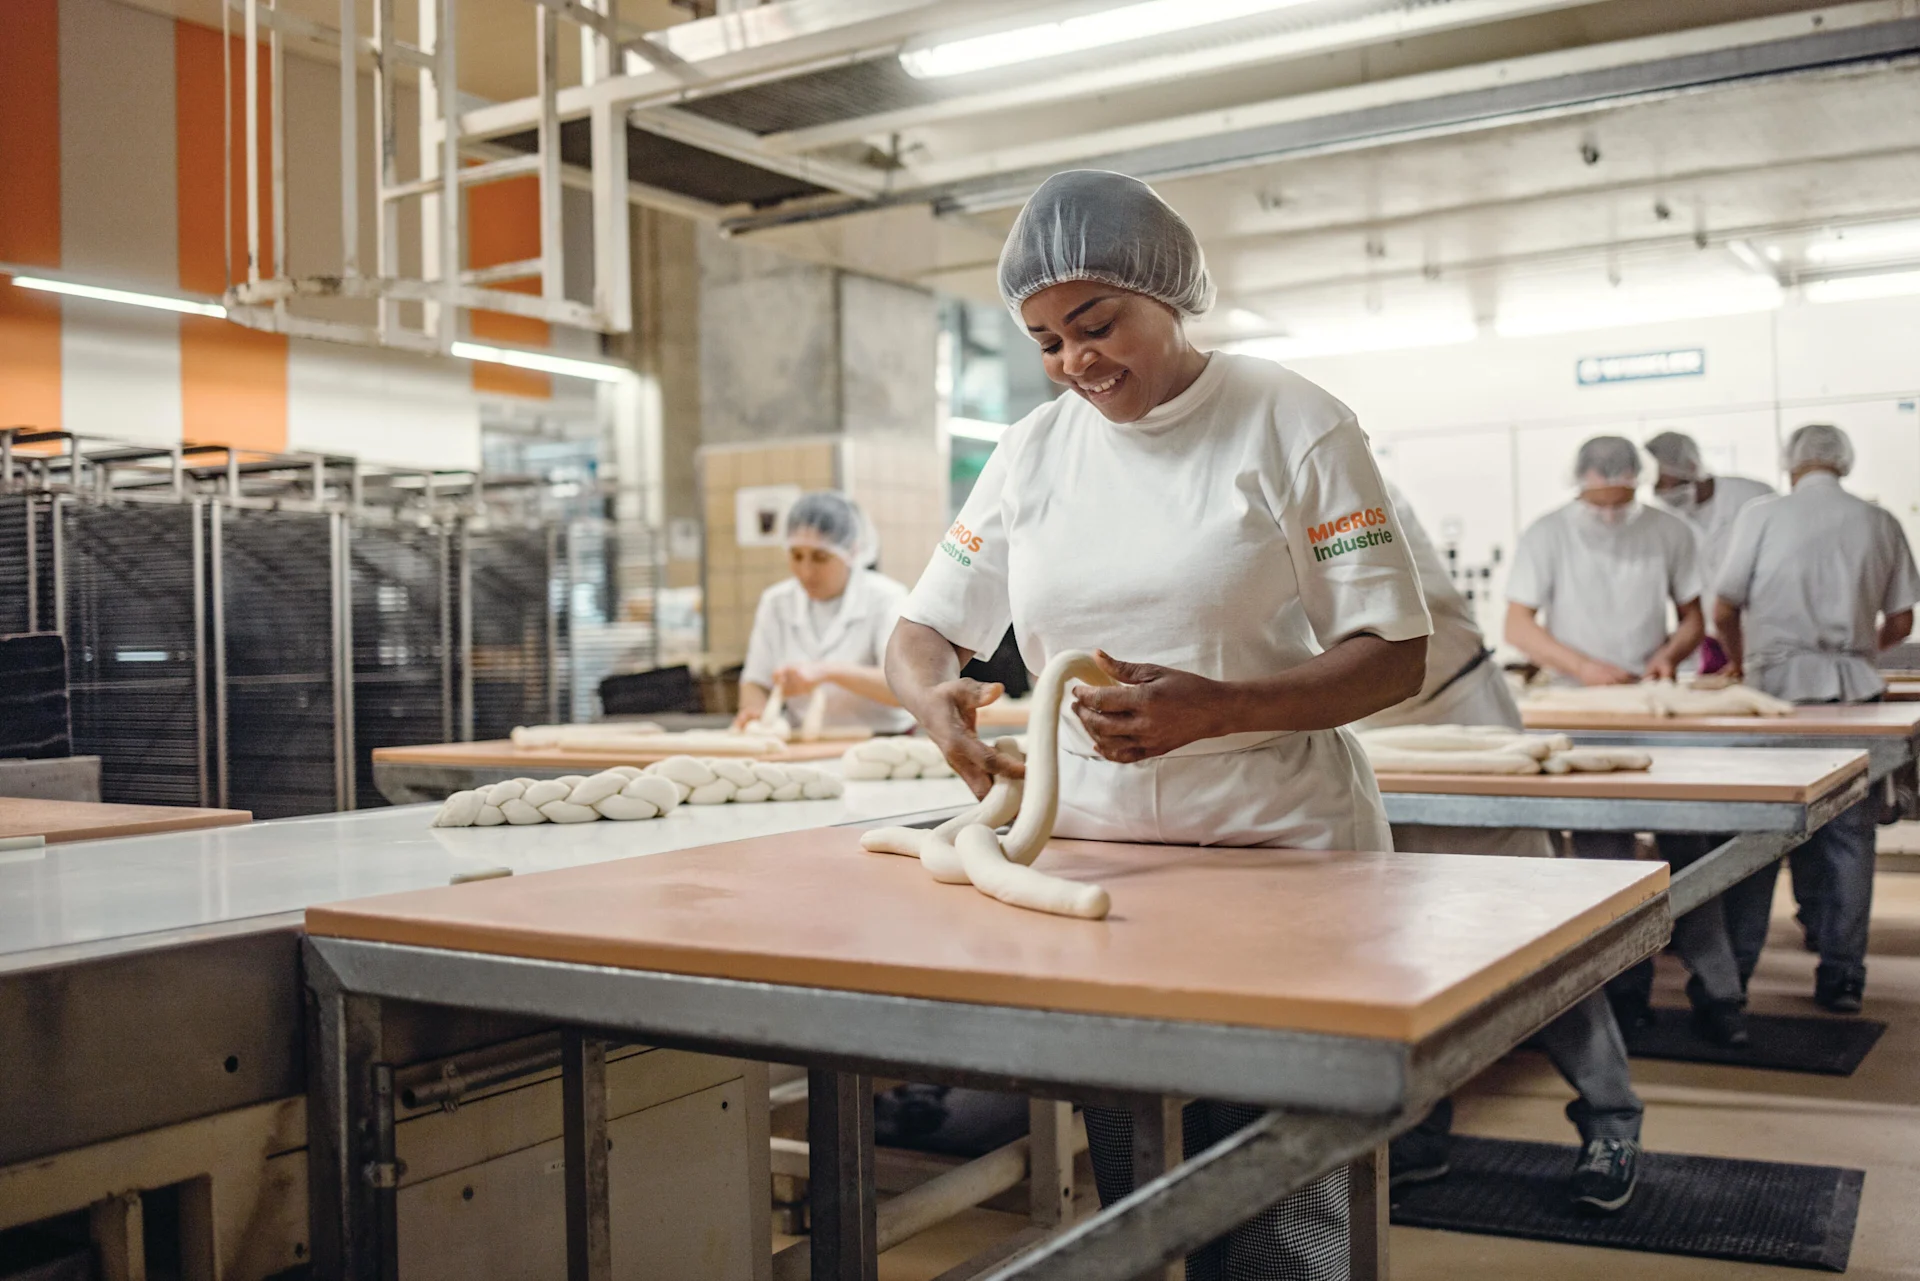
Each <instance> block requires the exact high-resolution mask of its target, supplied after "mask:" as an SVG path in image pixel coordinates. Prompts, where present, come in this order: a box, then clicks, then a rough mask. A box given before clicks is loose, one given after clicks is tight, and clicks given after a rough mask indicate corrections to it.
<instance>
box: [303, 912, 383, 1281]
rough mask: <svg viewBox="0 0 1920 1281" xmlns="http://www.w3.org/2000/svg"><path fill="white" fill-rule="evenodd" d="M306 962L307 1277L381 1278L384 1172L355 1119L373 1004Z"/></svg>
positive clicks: (368, 1067)
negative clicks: (310, 1266) (308, 1017)
mask: <svg viewBox="0 0 1920 1281" xmlns="http://www.w3.org/2000/svg"><path fill="white" fill-rule="evenodd" d="M306 959H307V981H308V985H309V989H310V995H309V1000H310V1005H309V1010H310V1014H311V1025H310V1027H309V1029H308V1036H307V1170H308V1176H307V1179H308V1181H307V1214H308V1219H309V1222H310V1225H311V1226H310V1227H309V1239H310V1241H311V1243H312V1246H311V1249H312V1255H313V1270H314V1275H315V1276H317V1277H339V1278H342V1281H382V1269H381V1266H380V1257H381V1237H382V1232H383V1228H382V1225H381V1223H380V1221H379V1199H378V1197H377V1196H376V1192H377V1190H378V1189H377V1182H378V1180H379V1178H380V1177H381V1176H382V1174H383V1173H385V1172H383V1171H382V1170H381V1169H380V1168H379V1167H378V1166H377V1165H376V1163H375V1153H374V1145H373V1142H372V1134H371V1132H370V1129H362V1128H361V1125H360V1124H359V1122H369V1121H371V1119H372V1118H373V1117H374V1115H375V1110H376V1100H375V1097H374V1094H375V1088H374V1065H375V1064H376V1063H377V1062H378V1061H379V1059H380V1057H381V1054H382V1049H381V1027H380V1001H379V999H378V998H377V997H370V996H354V995H349V994H347V993H344V992H342V991H341V990H340V986H339V983H338V982H337V981H336V980H335V978H334V976H333V971H332V970H331V969H330V968H329V967H328V966H327V964H326V962H325V961H324V960H322V959H320V958H319V957H317V956H316V955H314V953H313V952H312V950H311V949H309V950H308V952H307V958H306ZM389 1079H390V1078H389ZM392 1173H393V1174H394V1175H395V1176H396V1177H397V1171H392ZM386 1230H390V1225H389V1226H388V1228H387V1229H386Z"/></svg>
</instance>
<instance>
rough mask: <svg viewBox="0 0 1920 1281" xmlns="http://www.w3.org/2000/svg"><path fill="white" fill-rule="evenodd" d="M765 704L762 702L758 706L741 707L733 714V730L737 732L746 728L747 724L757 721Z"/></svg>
mask: <svg viewBox="0 0 1920 1281" xmlns="http://www.w3.org/2000/svg"><path fill="white" fill-rule="evenodd" d="M765 706H766V705H765V704H764V703H763V704H761V706H760V707H743V708H741V709H740V711H739V713H738V714H737V715H735V716H734V718H733V730H734V732H735V733H736V734H737V733H739V732H740V731H742V730H744V729H746V728H748V727H749V726H751V725H754V724H756V723H758V721H759V720H760V713H761V712H762V711H763V710H765Z"/></svg>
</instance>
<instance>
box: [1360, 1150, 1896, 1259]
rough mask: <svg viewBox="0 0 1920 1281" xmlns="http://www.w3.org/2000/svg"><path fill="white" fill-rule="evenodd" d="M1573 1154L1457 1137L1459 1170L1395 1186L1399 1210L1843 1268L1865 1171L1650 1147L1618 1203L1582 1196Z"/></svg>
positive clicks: (1545, 1237)
mask: <svg viewBox="0 0 1920 1281" xmlns="http://www.w3.org/2000/svg"><path fill="white" fill-rule="evenodd" d="M1575 1155H1576V1153H1575V1151H1574V1149H1573V1148H1571V1147H1562V1146H1560V1145H1558V1144H1553V1143H1514V1142H1509V1141H1506V1140H1502V1139H1473V1138H1456V1139H1454V1141H1453V1156H1452V1165H1453V1172H1452V1173H1451V1174H1449V1175H1447V1176H1446V1177H1445V1178H1444V1179H1440V1180H1437V1181H1436V1182H1433V1183H1423V1184H1418V1185H1415V1186H1412V1187H1405V1188H1396V1189H1395V1190H1394V1193H1393V1197H1394V1200H1393V1221H1394V1222H1395V1223H1398V1224H1401V1225H1403V1226H1405V1227H1410V1228H1439V1229H1442V1230H1444V1231H1448V1232H1476V1233H1481V1234H1483V1235H1488V1236H1505V1237H1524V1238H1527V1239H1529V1240H1534V1241H1561V1242H1565V1243H1566V1244H1569V1245H1592V1246H1603V1247H1606V1248H1608V1249H1614V1250H1642V1251H1646V1252H1649V1253H1653V1254H1681V1255H1693V1256H1698V1257H1702V1258H1709V1259H1735V1260H1738V1261H1740V1262H1743V1263H1768V1264H1775V1265H1779V1266H1784V1267H1793V1268H1810V1269H1815V1270H1821V1271H1827V1272H1845V1271H1846V1270H1847V1255H1848V1254H1849V1253H1850V1252H1851V1251H1852V1249H1853V1225H1854V1219H1855V1217H1856V1216H1857V1215H1858V1213H1859V1210H1860V1185H1861V1183H1862V1182H1863V1181H1864V1180H1865V1178H1866V1175H1865V1174H1864V1173H1862V1172H1861V1171H1859V1170H1843V1169H1838V1168H1836V1167H1834V1166H1826V1165H1786V1164H1781V1163H1778V1162H1772V1161H1732V1160H1725V1159H1722V1158H1719V1157H1706V1156H1682V1155H1676V1154H1672V1153H1665V1152H1649V1153H1647V1154H1645V1155H1643V1156H1642V1157H1641V1158H1640V1186H1639V1187H1638V1188H1637V1189H1636V1190H1635V1191H1634V1194H1633V1200H1632V1201H1631V1202H1629V1203H1628V1204H1627V1207H1626V1209H1624V1210H1622V1211H1620V1212H1619V1213H1618V1214H1611V1215H1595V1214H1587V1213H1583V1212H1581V1211H1579V1210H1576V1209H1575V1208H1574V1207H1573V1204H1572V1202H1571V1200H1570V1199H1569V1197H1568V1194H1567V1175H1568V1174H1569V1173H1570V1172H1571V1171H1572V1169H1573V1162H1574V1157H1575Z"/></svg>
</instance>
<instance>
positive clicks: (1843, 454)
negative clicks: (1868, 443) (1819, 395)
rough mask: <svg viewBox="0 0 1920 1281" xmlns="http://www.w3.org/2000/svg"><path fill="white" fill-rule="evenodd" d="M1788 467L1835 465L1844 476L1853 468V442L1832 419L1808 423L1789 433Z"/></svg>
mask: <svg viewBox="0 0 1920 1281" xmlns="http://www.w3.org/2000/svg"><path fill="white" fill-rule="evenodd" d="M1784 461H1785V463H1786V467H1787V471H1788V472H1789V473H1792V472H1796V471H1798V470H1800V469H1801V468H1802V467H1808V466H1814V467H1831V468H1833V470H1835V471H1837V472H1839V473H1840V474H1841V475H1842V476H1844V475H1846V474H1847V473H1848V472H1850V471H1852V470H1853V442H1852V441H1851V440H1848V439H1847V433H1845V432H1843V431H1841V430H1840V429H1839V428H1838V427H1835V426H1834V425H1833V424H1832V423H1808V424H1807V425H1806V426H1805V427H1802V428H1800V429H1799V430H1798V431H1796V432H1794V433H1793V435H1791V436H1789V437H1787V449H1786V454H1785V456H1784Z"/></svg>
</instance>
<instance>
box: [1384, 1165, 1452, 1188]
mask: <svg viewBox="0 0 1920 1281" xmlns="http://www.w3.org/2000/svg"><path fill="white" fill-rule="evenodd" d="M1451 1173H1453V1167H1452V1166H1451V1165H1430V1166H1428V1167H1426V1168H1425V1169H1423V1170H1406V1171H1403V1172H1402V1173H1399V1174H1395V1175H1392V1176H1390V1177H1389V1178H1388V1179H1387V1186H1388V1187H1389V1188H1405V1187H1413V1186H1414V1185H1416V1184H1421V1183H1433V1182H1436V1181H1437V1180H1440V1179H1444V1178H1446V1177H1447V1176H1448V1175H1449V1174H1451Z"/></svg>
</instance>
